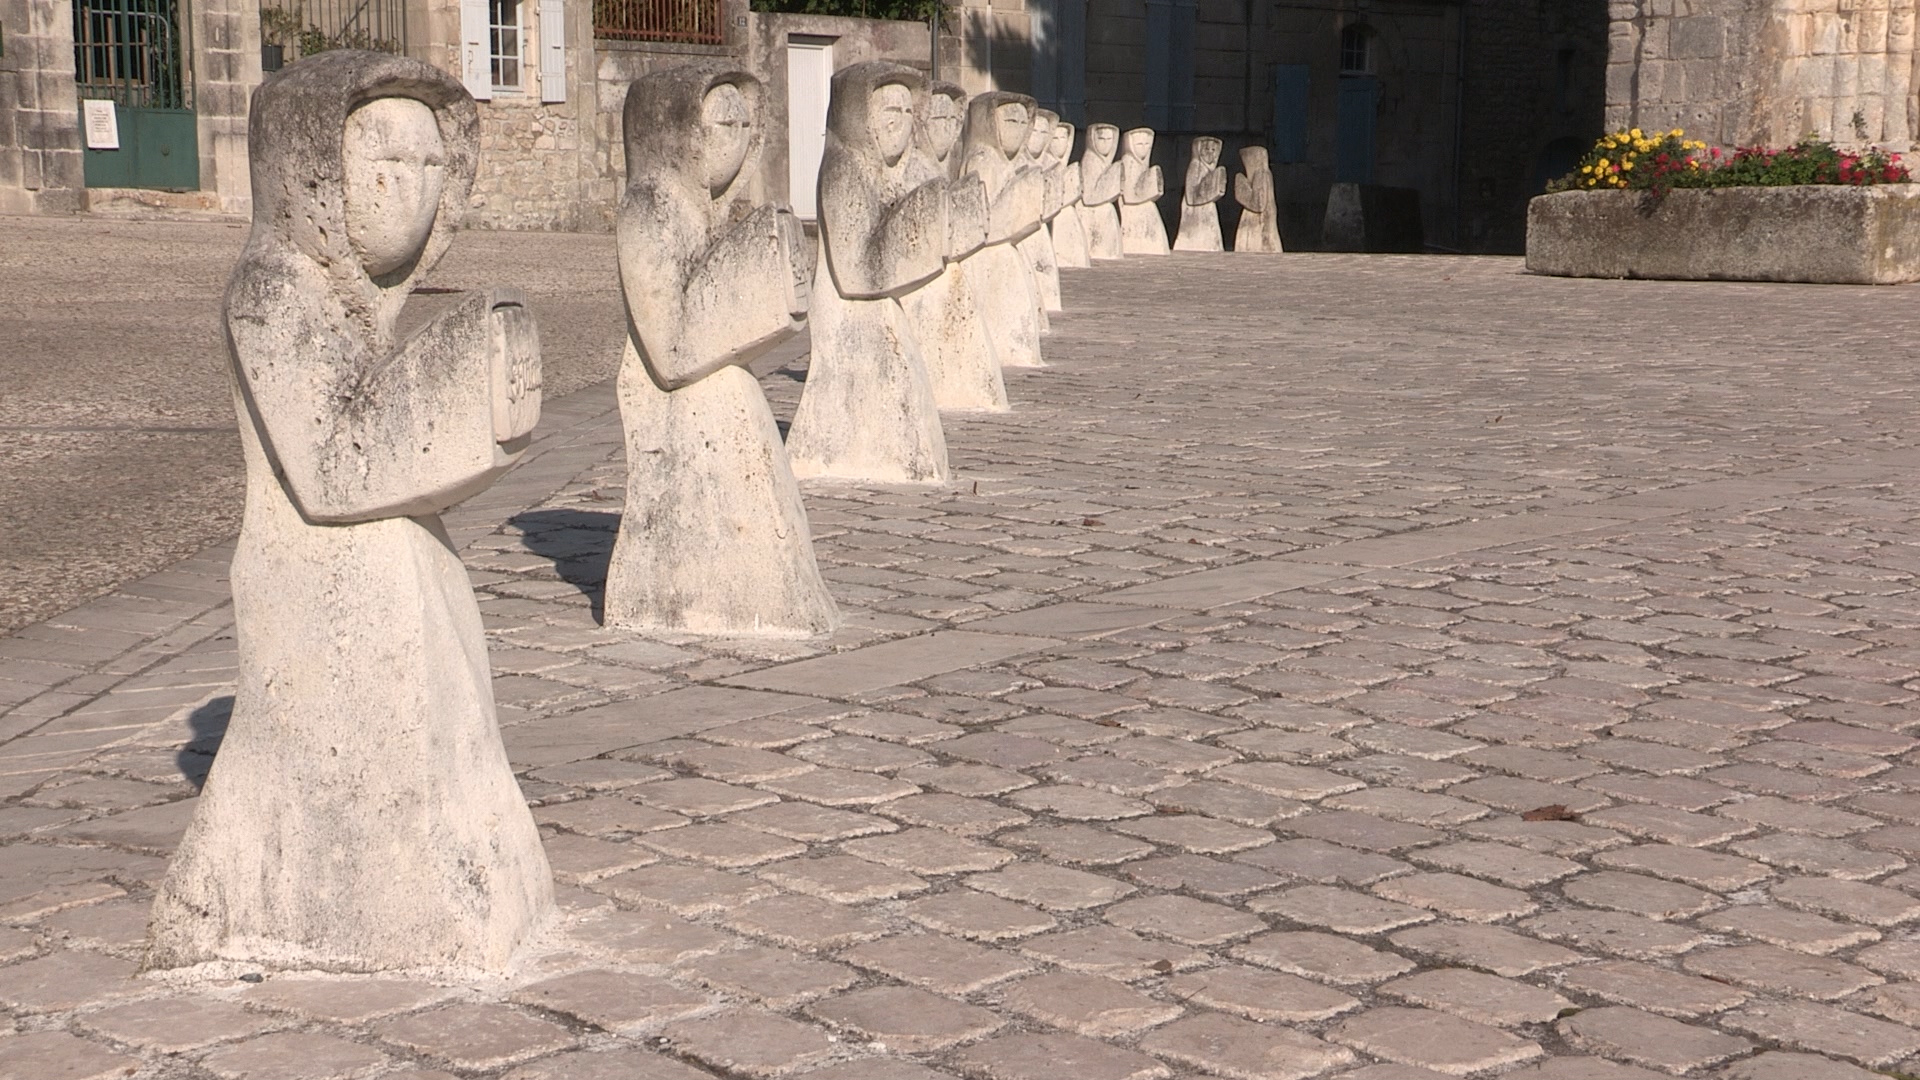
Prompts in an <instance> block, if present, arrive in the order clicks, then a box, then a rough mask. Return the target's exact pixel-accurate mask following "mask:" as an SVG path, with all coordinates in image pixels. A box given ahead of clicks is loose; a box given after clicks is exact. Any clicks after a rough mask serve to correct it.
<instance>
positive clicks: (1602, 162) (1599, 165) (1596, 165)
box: [1593, 158, 1607, 169]
mask: <svg viewBox="0 0 1920 1080" xmlns="http://www.w3.org/2000/svg"><path fill="white" fill-rule="evenodd" d="M1593 167H1594V168H1596V169H1604V168H1606V167H1607V159H1606V158H1601V159H1600V160H1599V161H1596V162H1594V163H1593Z"/></svg>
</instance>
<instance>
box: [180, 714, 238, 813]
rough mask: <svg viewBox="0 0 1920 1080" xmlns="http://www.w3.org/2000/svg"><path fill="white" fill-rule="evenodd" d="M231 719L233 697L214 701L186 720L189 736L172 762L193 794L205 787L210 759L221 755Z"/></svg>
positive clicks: (210, 763)
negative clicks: (222, 742)
mask: <svg viewBox="0 0 1920 1080" xmlns="http://www.w3.org/2000/svg"><path fill="white" fill-rule="evenodd" d="M232 719H233V695H232V694H223V695H221V696H220V697H217V698H214V699H213V700H211V701H209V702H207V703H206V704H205V705H202V706H200V707H199V708H197V709H195V710H193V712H192V713H190V714H189V715H188V716H187V730H188V731H189V732H190V733H191V734H190V735H189V737H188V738H187V744H186V745H185V746H182V747H181V748H180V753H179V754H177V755H175V757H174V762H175V764H177V765H178V766H179V767H180V775H181V776H182V777H184V778H185V779H186V781H187V783H189V784H192V785H193V789H194V790H195V791H199V790H200V789H202V788H204V787H206V786H207V772H208V770H210V769H212V768H213V757H214V755H215V754H218V753H219V752H220V740H222V739H224V738H226V736H227V724H228V722H229V721H231V720H232Z"/></svg>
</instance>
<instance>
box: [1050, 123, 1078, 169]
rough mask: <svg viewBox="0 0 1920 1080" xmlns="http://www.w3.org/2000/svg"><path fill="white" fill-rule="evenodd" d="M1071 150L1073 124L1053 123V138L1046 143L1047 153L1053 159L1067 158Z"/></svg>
mask: <svg viewBox="0 0 1920 1080" xmlns="http://www.w3.org/2000/svg"><path fill="white" fill-rule="evenodd" d="M1072 152H1073V125H1072V124H1055V125H1053V138H1052V139H1051V140H1049V141H1048V143H1047V155H1048V156H1049V157H1051V158H1053V160H1055V161H1065V160H1067V155H1068V154H1071V153H1072Z"/></svg>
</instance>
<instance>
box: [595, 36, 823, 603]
mask: <svg viewBox="0 0 1920 1080" xmlns="http://www.w3.org/2000/svg"><path fill="white" fill-rule="evenodd" d="M625 121H626V124H625V127H626V152H627V188H626V193H625V196H624V197H623V198H622V200H621V203H620V213H619V218H618V222H617V236H618V240H619V255H620V284H621V287H622V289H623V290H624V294H625V297H626V302H627V343H626V352H625V355H624V357H623V358H622V360H621V364H620V378H619V384H618V385H619V398H620V416H621V420H622V422H623V423H624V425H625V427H626V437H627V503H626V512H625V513H624V514H623V515H622V516H621V518H620V536H619V540H618V541H617V542H616V543H615V544H614V547H613V559H612V562H611V563H610V564H609V565H608V567H607V586H606V623H607V625H608V626H614V627H620V628H623V629H632V630H647V631H670V632H678V633H693V634H724V635H728V636H737V637H787V638H792V637H808V636H812V635H815V634H823V633H826V632H828V631H830V630H832V629H833V628H834V627H835V626H836V625H838V623H839V614H838V611H837V610H836V609H835V607H834V604H833V599H832V597H831V596H829V595H828V593H827V588H826V584H825V583H824V582H822V581H821V579H820V569H819V567H818V565H817V564H816V563H815V562H814V557H813V540H812V535H811V533H810V532H809V531H808V528H807V513H806V510H805V508H804V507H803V506H802V505H801V501H800V486H799V484H797V483H796V482H795V481H794V477H793V470H792V468H791V467H790V466H789V465H788V463H787V452H786V448H785V447H784V446H782V445H781V442H780V430H779V428H778V427H777V426H776V425H775V424H774V420H773V411H772V410H771V409H769V408H768V407H767V399H766V396H765V395H764V394H762V393H761V390H760V383H759V381H758V380H756V379H755V378H754V377H753V374H752V373H751V372H749V371H748V370H747V366H746V365H747V364H748V363H749V362H750V361H752V360H753V359H754V358H755V357H757V356H759V355H760V354H762V353H764V352H765V351H766V350H767V349H768V348H770V347H772V346H773V345H774V344H776V343H778V342H780V341H783V340H785V339H786V338H788V337H790V336H792V335H793V334H794V333H796V332H797V331H798V330H799V328H800V319H801V318H803V317H804V313H805V311H806V306H807V289H808V287H809V282H808V280H807V278H808V273H809V266H808V264H810V263H811V261H812V260H811V259H810V258H808V257H807V252H806V248H805V246H804V243H803V237H802V233H801V231H800V228H799V225H798V223H796V222H795V221H794V219H793V215H792V214H789V213H787V212H786V211H784V210H781V209H777V208H775V207H773V206H766V205H762V206H754V205H753V204H752V203H750V202H748V201H747V200H746V198H745V192H746V190H747V188H748V186H749V178H750V177H751V176H752V175H753V169H752V162H753V160H754V158H755V156H756V155H757V153H758V151H759V147H760V141H761V132H762V113H761V109H760V82H759V80H757V79H755V78H754V77H753V76H751V75H749V74H747V73H746V72H744V71H737V70H733V69H731V68H728V67H726V66H724V65H721V64H690V65H687V66H684V67H676V68H669V69H666V70H664V71H657V72H654V73H652V74H649V75H647V76H645V77H643V78H640V79H637V80H635V81H634V83H633V85H632V87H631V88H629V89H628V91H627V103H626V116H625Z"/></svg>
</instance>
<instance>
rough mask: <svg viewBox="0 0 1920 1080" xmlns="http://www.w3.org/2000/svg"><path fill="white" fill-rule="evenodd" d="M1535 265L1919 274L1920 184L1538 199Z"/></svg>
mask: <svg viewBox="0 0 1920 1080" xmlns="http://www.w3.org/2000/svg"><path fill="white" fill-rule="evenodd" d="M1527 269H1529V270H1531V271H1533V272H1535V273H1538V274H1553V275H1559V276H1565V277H1607V278H1673V279H1684V280H1701V281H1706V280H1719V281H1805V282H1821V283H1829V284H1853V285H1891V284H1896V283H1900V282H1908V281H1920V188H1916V187H1914V186H1912V185H1908V184H1894V185H1887V186H1876V187H1858V188H1856V187H1834V186H1808V187H1778V188H1707V189H1695V190H1680V191H1670V192H1668V193H1667V194H1666V195H1665V197H1664V198H1659V199H1656V198H1655V197H1654V196H1653V195H1652V194H1651V193H1645V192H1632V191H1566V192H1561V193H1559V194H1557V195H1542V196H1540V197H1539V198H1536V199H1534V200H1533V202H1532V203H1531V204H1529V206H1528V207H1527Z"/></svg>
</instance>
